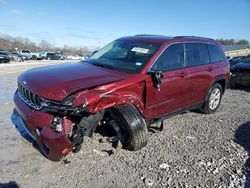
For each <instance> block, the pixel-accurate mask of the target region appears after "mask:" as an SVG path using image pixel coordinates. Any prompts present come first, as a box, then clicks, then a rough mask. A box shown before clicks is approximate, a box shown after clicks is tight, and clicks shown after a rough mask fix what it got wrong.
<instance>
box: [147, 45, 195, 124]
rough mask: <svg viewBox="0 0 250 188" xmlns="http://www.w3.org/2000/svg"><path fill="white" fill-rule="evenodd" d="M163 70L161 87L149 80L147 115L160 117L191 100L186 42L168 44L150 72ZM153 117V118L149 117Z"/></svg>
mask: <svg viewBox="0 0 250 188" xmlns="http://www.w3.org/2000/svg"><path fill="white" fill-rule="evenodd" d="M155 70H160V71H162V74H163V79H162V82H161V84H160V88H159V89H157V88H156V87H154V86H153V81H152V79H151V78H149V79H148V80H147V91H148V92H147V101H146V109H147V116H149V117H159V116H162V115H165V114H167V113H170V112H172V111H175V110H178V109H180V108H182V107H184V106H186V105H187V104H188V103H189V101H188V99H189V87H190V84H189V73H188V68H185V61H184V44H182V43H176V44H172V45H170V46H168V47H167V48H166V49H165V51H164V52H163V53H162V54H161V55H160V57H159V58H158V59H157V60H156V61H155V63H154V64H153V66H152V67H151V68H150V70H149V71H150V72H154V71H155ZM149 119H151V118H149Z"/></svg>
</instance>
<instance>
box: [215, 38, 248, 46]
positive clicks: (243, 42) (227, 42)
mask: <svg viewBox="0 0 250 188" xmlns="http://www.w3.org/2000/svg"><path fill="white" fill-rule="evenodd" d="M217 41H218V42H219V43H221V44H222V45H245V46H249V41H248V40H245V39H242V40H234V39H222V38H221V39H217Z"/></svg>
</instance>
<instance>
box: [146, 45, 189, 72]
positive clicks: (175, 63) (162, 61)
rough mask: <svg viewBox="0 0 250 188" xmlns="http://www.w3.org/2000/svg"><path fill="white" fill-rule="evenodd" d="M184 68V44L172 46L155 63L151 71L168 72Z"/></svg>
mask: <svg viewBox="0 0 250 188" xmlns="http://www.w3.org/2000/svg"><path fill="white" fill-rule="evenodd" d="M183 67H184V44H182V43H178V44H172V45H170V46H169V47H167V48H166V50H165V51H164V52H163V53H162V54H161V55H160V56H159V58H158V59H157V60H156V61H155V63H154V64H153V66H152V67H151V69H150V71H155V70H160V71H168V70H175V69H180V68H183Z"/></svg>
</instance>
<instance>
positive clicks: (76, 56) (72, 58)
mask: <svg viewBox="0 0 250 188" xmlns="http://www.w3.org/2000/svg"><path fill="white" fill-rule="evenodd" d="M66 59H68V60H80V61H86V60H87V56H84V55H83V56H80V55H77V54H72V55H69V56H67V58H66Z"/></svg>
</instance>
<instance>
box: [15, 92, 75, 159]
mask: <svg viewBox="0 0 250 188" xmlns="http://www.w3.org/2000/svg"><path fill="white" fill-rule="evenodd" d="M14 102H15V106H16V108H15V110H14V111H13V114H12V117H11V118H12V122H13V123H14V124H15V126H16V128H17V130H18V131H19V132H20V133H21V134H22V135H23V136H24V137H25V136H26V137H25V138H26V139H27V138H28V140H29V141H31V142H35V143H37V145H38V146H39V148H40V150H41V152H42V153H43V154H44V155H45V156H46V157H47V158H48V159H50V160H53V161H58V160H60V159H61V158H62V157H63V156H65V155H67V154H68V153H69V152H70V151H72V149H73V145H72V143H71V141H70V140H69V139H68V138H67V137H66V136H65V135H64V134H63V133H57V132H55V131H53V130H52V129H51V128H50V122H51V120H52V118H53V116H52V115H50V114H48V113H45V112H41V111H35V110H33V109H31V108H30V107H29V106H27V105H26V104H25V103H24V102H23V101H22V99H21V98H20V97H19V96H18V95H17V93H15V95H14Z"/></svg>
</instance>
